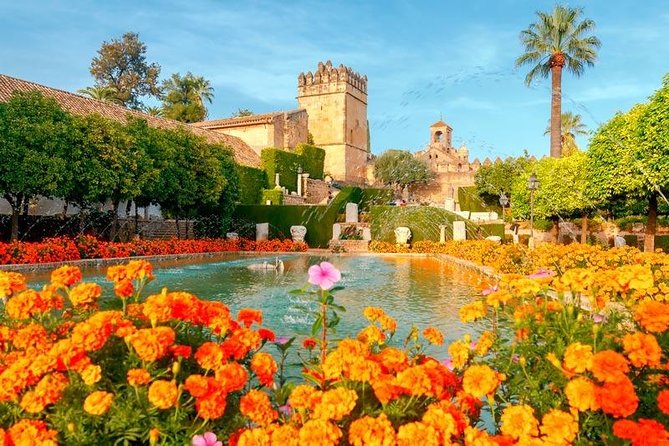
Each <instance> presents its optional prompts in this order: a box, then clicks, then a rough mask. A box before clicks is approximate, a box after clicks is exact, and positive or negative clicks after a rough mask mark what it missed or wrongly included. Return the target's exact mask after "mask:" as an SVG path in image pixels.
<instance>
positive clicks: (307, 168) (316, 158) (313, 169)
mask: <svg viewBox="0 0 669 446" xmlns="http://www.w3.org/2000/svg"><path fill="white" fill-rule="evenodd" d="M295 153H296V154H297V155H300V157H301V160H300V163H301V165H302V169H303V170H304V172H305V173H308V174H309V178H313V179H314V180H322V179H323V165H324V163H325V150H323V149H321V148H320V147H316V146H313V145H311V144H300V145H298V146H297V147H296V148H295Z"/></svg>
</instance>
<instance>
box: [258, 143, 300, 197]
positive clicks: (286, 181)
mask: <svg viewBox="0 0 669 446" xmlns="http://www.w3.org/2000/svg"><path fill="white" fill-rule="evenodd" d="M301 162H302V157H301V156H300V155H297V154H295V153H292V152H287V151H285V150H281V149H274V148H267V149H263V150H262V152H260V165H261V167H262V169H263V170H264V171H265V173H266V174H267V182H268V183H269V186H270V188H271V187H275V186H276V182H275V180H276V174H277V173H278V174H279V183H280V185H281V186H283V187H285V188H286V189H288V190H289V191H297V168H298V167H299V166H300V163H301Z"/></svg>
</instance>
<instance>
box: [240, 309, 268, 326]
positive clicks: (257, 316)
mask: <svg viewBox="0 0 669 446" xmlns="http://www.w3.org/2000/svg"><path fill="white" fill-rule="evenodd" d="M237 320H238V321H239V322H241V323H242V325H244V326H245V327H246V328H249V327H250V326H251V325H253V323H254V322H255V323H257V324H258V325H260V324H262V311H260V310H253V309H251V308H242V309H241V310H239V313H238V314H237Z"/></svg>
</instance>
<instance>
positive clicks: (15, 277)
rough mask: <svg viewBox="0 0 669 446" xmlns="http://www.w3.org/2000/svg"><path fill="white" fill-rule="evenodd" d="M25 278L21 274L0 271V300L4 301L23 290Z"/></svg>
mask: <svg viewBox="0 0 669 446" xmlns="http://www.w3.org/2000/svg"><path fill="white" fill-rule="evenodd" d="M26 287H27V285H26V278H25V277H24V276H23V274H20V273H15V272H11V271H0V300H5V299H6V298H7V297H9V296H11V295H12V294H14V293H18V292H19V291H23V290H25V289H26Z"/></svg>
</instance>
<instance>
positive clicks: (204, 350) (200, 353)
mask: <svg viewBox="0 0 669 446" xmlns="http://www.w3.org/2000/svg"><path fill="white" fill-rule="evenodd" d="M195 360H196V361H197V363H198V364H199V365H200V367H202V368H203V369H205V370H218V369H219V368H221V367H222V366H223V364H225V358H224V356H223V350H222V349H221V346H220V345H219V344H216V343H215V342H204V343H203V344H202V345H200V346H199V347H198V348H197V350H196V351H195Z"/></svg>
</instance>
